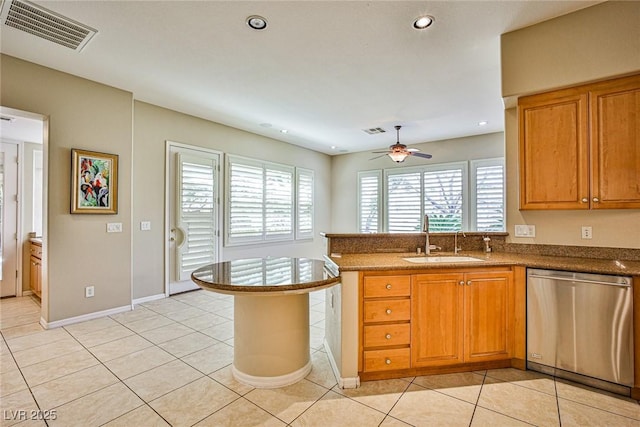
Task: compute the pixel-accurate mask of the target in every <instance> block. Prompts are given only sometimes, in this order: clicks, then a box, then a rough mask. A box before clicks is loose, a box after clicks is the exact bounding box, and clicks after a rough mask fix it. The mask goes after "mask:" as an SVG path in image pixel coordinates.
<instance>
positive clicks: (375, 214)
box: [358, 170, 382, 233]
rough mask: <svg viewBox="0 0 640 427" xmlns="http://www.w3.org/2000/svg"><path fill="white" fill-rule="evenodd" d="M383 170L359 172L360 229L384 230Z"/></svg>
mask: <svg viewBox="0 0 640 427" xmlns="http://www.w3.org/2000/svg"><path fill="white" fill-rule="evenodd" d="M381 196H382V171H379V170H377V171H367V172H358V231H359V232H360V233H377V232H380V231H382V228H381V226H382V222H381V217H382V215H381V214H380V209H381V207H382V203H381Z"/></svg>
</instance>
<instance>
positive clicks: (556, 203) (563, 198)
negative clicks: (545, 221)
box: [518, 89, 589, 210]
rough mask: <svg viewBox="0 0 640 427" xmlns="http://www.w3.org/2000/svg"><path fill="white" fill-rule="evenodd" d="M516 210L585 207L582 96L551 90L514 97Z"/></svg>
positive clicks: (584, 99) (586, 181)
mask: <svg viewBox="0 0 640 427" xmlns="http://www.w3.org/2000/svg"><path fill="white" fill-rule="evenodd" d="M518 108H519V129H520V209H523V210H525V209H588V208H589V203H588V202H589V187H588V186H589V171H588V96H587V94H586V93H585V92H584V91H583V92H582V93H579V92H578V91H576V90H573V89H572V90H564V91H556V92H552V93H545V94H541V95H533V96H528V97H525V98H522V99H521V100H520V101H519V102H518Z"/></svg>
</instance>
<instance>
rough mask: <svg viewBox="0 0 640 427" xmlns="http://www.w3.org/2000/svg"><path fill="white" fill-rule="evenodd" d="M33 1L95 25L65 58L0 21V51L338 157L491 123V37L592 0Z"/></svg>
mask: <svg viewBox="0 0 640 427" xmlns="http://www.w3.org/2000/svg"><path fill="white" fill-rule="evenodd" d="M10 1H11V0H5V1H4V3H5V6H6V4H8V3H9V2H10ZM34 3H36V4H39V5H42V6H44V7H46V8H48V9H50V10H52V11H54V12H56V13H59V14H62V15H64V16H66V17H69V18H71V19H73V20H76V21H78V22H80V23H82V24H85V25H88V26H90V27H93V28H95V29H97V30H98V33H97V35H95V36H94V37H93V39H92V40H91V41H90V42H89V44H87V46H86V47H85V48H84V49H83V50H82V51H81V52H76V51H73V50H71V49H69V48H66V47H62V46H59V45H56V44H53V43H51V42H48V41H45V40H43V39H40V38H38V37H35V36H32V35H30V34H28V33H25V32H22V31H19V30H15V29H13V28H10V27H8V26H6V25H0V39H1V40H0V49H1V51H2V53H5V54H8V55H11V56H15V57H18V58H21V59H24V60H27V61H31V62H35V63H37V64H41V65H44V66H47V67H50V68H54V69H57V70H60V71H64V72H67V73H71V74H74V75H77V76H81V77H85V78H87V79H91V80H94V81H98V82H101V83H104V84H107V85H110V86H114V87H117V88H121V89H124V90H127V91H131V92H133V94H134V97H135V99H137V100H141V101H145V102H149V103H152V104H156V105H159V106H163V107H166V108H170V109H173V110H176V111H181V112H184V113H188V114H192V115H194V116H198V117H202V118H205V119H209V120H213V121H215V122H219V123H223V124H226V125H229V126H233V127H236V128H239V129H244V130H247V131H250V132H254V133H257V134H261V135H265V136H268V137H272V138H276V139H280V140H282V141H286V142H289V143H292V144H296V145H300V146H303V147H307V148H310V149H313V150H317V151H320V152H324V153H328V154H339V153H344V152H356V151H368V150H372V149H379V148H383V147H386V146H388V145H390V144H392V143H394V142H395V140H396V135H395V130H394V129H393V126H394V125H396V124H398V125H402V126H403V128H402V130H401V131H400V141H401V142H403V143H405V144H414V143H419V142H428V141H434V140H441V139H448V138H455V137H461V136H468V135H476V134H483V133H490V132H497V131H502V130H503V121H504V120H503V105H502V100H501V96H500V95H501V93H500V35H501V34H502V33H505V32H509V31H512V30H515V29H518V28H522V27H525V26H529V25H532V24H535V23H538V22H541V21H544V20H547V19H550V18H554V17H557V16H560V15H563V14H566V13H569V12H572V11H575V10H578V9H581V8H584V7H588V6H591V5H593V4H596V3H600V1H574V0H572V1H537V0H529V1H302V0H300V1H288V2H285V1H177V0H176V1H126V2H123V1H107V0H103V1H87V0H84V1H57V0H54V1H42V0H38V1H35V2H34ZM254 14H257V15H261V16H263V17H265V18H266V19H267V21H268V27H267V29H265V30H263V31H255V30H251V29H250V28H249V27H248V26H247V25H246V24H245V20H246V18H247V17H248V16H249V15H254ZM422 14H429V15H432V16H433V17H435V23H434V24H433V25H432V26H431V27H430V28H429V29H427V30H424V31H417V30H414V29H413V28H412V23H413V20H414V19H415V18H416V17H418V16H419V15H422ZM483 120H484V121H488V124H487V125H486V126H478V122H479V121H483ZM267 124H268V126H267ZM372 127H382V128H384V129H385V130H386V131H387V133H383V134H377V135H368V134H366V133H364V132H363V129H366V128H372ZM280 129H288V130H289V133H288V134H286V135H285V134H283V133H281V132H280ZM332 147H335V148H332Z"/></svg>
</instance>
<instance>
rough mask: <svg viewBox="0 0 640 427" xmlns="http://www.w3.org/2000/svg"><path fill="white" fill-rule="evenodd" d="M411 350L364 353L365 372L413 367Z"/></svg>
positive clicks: (370, 351)
mask: <svg viewBox="0 0 640 427" xmlns="http://www.w3.org/2000/svg"><path fill="white" fill-rule="evenodd" d="M410 359H411V349H410V348H396V349H390V350H369V351H365V352H364V371H365V372H372V371H393V370H396V369H408V368H410V367H411V363H410Z"/></svg>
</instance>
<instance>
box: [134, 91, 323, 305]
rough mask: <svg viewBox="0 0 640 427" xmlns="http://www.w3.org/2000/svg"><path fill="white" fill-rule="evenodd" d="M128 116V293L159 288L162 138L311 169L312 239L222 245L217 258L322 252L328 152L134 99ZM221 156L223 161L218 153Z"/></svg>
mask: <svg viewBox="0 0 640 427" xmlns="http://www.w3.org/2000/svg"><path fill="white" fill-rule="evenodd" d="M134 116H135V120H134V171H133V182H134V186H133V197H134V209H133V224H134V227H133V275H134V278H133V283H134V285H133V289H134V293H133V297H134V299H136V298H143V297H146V296H152V295H157V294H160V293H163V292H164V212H165V207H164V198H165V189H164V163H165V150H166V141H167V140H168V141H172V142H178V143H182V144H188V145H193V146H197V147H205V148H209V149H213V150H217V151H220V152H224V153H226V154H235V155H241V156H246V157H251V158H255V159H262V160H267V161H272V162H277V163H283V164H287V165H292V166H299V167H303V168H307V169H311V170H313V171H314V179H315V188H314V190H315V212H314V214H315V237H314V239H313V240H304V241H300V242H285V243H272V244H268V245H267V244H264V245H255V244H252V245H247V246H237V247H228V248H227V247H225V248H222V253H221V258H222V259H223V260H229V259H236V258H246V257H262V256H267V255H271V256H298V257H314V258H321V257H322V255H323V254H324V238H321V237H320V236H319V235H318V233H319V232H320V231H329V230H330V228H331V224H330V204H331V201H330V194H329V188H330V187H329V182H330V179H331V176H330V173H331V158H330V157H329V156H328V155H325V154H321V153H318V152H315V151H311V150H307V149H304V148H300V147H296V146H293V145H290V144H286V143H284V142H281V141H277V140H274V139H270V138H266V137H263V136H259V135H256V134H252V133H249V132H245V131H241V130H238V129H234V128H231V127H228V126H224V125H221V124H218V123H214V122H210V121H207V120H203V119H199V118H196V117H193V116H189V115H185V114H181V113H177V112H175V111H172V110H167V109H164V108H160V107H157V106H154V105H150V104H146V103H144V102H138V101H136V102H135V103H134ZM221 160H222V163H224V159H221ZM149 183H151V184H149ZM222 190H223V189H222ZM140 221H151V224H152V225H151V231H140Z"/></svg>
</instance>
